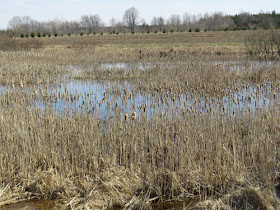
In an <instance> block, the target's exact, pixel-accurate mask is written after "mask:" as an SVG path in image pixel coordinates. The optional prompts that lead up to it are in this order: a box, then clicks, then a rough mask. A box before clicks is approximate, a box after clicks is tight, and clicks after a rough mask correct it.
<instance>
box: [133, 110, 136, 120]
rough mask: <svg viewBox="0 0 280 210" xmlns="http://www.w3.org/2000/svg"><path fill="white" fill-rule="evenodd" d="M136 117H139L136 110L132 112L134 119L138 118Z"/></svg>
mask: <svg viewBox="0 0 280 210" xmlns="http://www.w3.org/2000/svg"><path fill="white" fill-rule="evenodd" d="M136 118H137V114H136V112H133V113H132V120H136Z"/></svg>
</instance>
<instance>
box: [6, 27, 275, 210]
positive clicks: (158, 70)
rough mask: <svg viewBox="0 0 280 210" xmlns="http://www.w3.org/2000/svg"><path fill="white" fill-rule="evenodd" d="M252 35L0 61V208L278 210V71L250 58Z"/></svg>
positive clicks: (26, 54) (34, 52)
mask: <svg viewBox="0 0 280 210" xmlns="http://www.w3.org/2000/svg"><path fill="white" fill-rule="evenodd" d="M248 33H249V34H250V33H252V32H213V33H210V34H211V37H209V38H208V37H205V36H204V35H201V34H199V33H198V34H194V35H193V37H190V35H187V34H184V33H180V34H176V33H175V34H168V35H164V34H150V35H147V34H143V35H141V34H139V35H137V34H135V35H119V36H114V35H112V36H109V35H104V36H84V37H67V36H65V37H59V38H54V37H53V38H40V42H41V44H42V45H40V47H38V48H29V49H14V50H13V49H9V50H5V51H1V52H0V84H1V87H0V95H1V98H0V125H1V126H0V151H1V153H0V168H1V170H0V206H4V205H6V204H12V203H19V202H22V201H25V200H34V199H44V202H45V200H54V201H59V202H57V203H56V205H57V206H59V207H60V208H66V209H67V208H72V209H102V208H103V209H151V208H159V209H161V208H162V209H164V208H172V207H176V208H177V207H178V208H183V207H184V208H186V209H190V208H193V209H198V208H222V209H227V208H236V209H257V208H259V209H273V208H276V207H277V202H278V201H277V199H276V196H275V186H278V184H279V166H280V165H279V164H280V163H279V149H278V147H279V129H280V118H279V114H280V93H279V89H280V76H279V75H280V63H279V61H277V57H276V58H275V59H274V60H273V61H267V60H262V61H260V60H255V59H256V58H255V57H254V58H253V57H250V55H249V54H248V53H247V49H246V47H245V46H244V44H243V41H244V40H245V38H246V36H247V35H248ZM184 35H185V36H186V37H184ZM237 35H238V36H239V37H238V38H237V37H236V36H237ZM34 39H36V38H34ZM163 40H166V41H164V42H163ZM182 40H183V41H182ZM184 40H186V41H184ZM190 40H191V41H190ZM207 40H208V41H207ZM238 40H240V41H238ZM15 41H17V40H15ZM53 203H54V202H52V204H53Z"/></svg>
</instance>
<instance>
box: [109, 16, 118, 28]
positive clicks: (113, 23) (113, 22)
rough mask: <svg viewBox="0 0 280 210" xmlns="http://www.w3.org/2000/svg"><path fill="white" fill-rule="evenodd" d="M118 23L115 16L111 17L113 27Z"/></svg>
mask: <svg viewBox="0 0 280 210" xmlns="http://www.w3.org/2000/svg"><path fill="white" fill-rule="evenodd" d="M116 23H117V21H116V19H115V18H111V19H110V26H111V27H113V28H114V27H115V26H116Z"/></svg>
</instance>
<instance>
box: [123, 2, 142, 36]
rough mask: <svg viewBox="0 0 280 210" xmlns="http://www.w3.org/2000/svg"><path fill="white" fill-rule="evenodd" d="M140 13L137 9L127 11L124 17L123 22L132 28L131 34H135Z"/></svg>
mask: <svg viewBox="0 0 280 210" xmlns="http://www.w3.org/2000/svg"><path fill="white" fill-rule="evenodd" d="M138 19H139V12H138V10H137V9H135V7H131V8H129V9H127V10H126V11H125V13H124V15H123V22H124V23H125V24H126V25H127V26H128V27H129V28H130V30H131V32H132V33H134V32H135V26H136V25H137V23H138Z"/></svg>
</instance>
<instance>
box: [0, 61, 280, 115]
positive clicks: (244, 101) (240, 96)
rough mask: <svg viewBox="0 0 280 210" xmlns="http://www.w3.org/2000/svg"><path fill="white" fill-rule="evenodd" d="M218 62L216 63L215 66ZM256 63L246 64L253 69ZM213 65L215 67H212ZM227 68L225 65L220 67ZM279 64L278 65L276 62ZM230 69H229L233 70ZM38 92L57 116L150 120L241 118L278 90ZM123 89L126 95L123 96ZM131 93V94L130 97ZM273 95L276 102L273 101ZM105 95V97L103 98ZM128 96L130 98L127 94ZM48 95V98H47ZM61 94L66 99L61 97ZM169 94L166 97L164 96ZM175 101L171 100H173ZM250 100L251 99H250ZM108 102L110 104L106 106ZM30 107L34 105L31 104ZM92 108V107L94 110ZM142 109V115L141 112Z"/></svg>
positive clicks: (75, 85)
mask: <svg viewBox="0 0 280 210" xmlns="http://www.w3.org/2000/svg"><path fill="white" fill-rule="evenodd" d="M218 64H219V63H217V65H218ZM231 64H234V65H235V66H232V68H233V69H235V68H236V69H235V71H237V70H238V69H240V68H242V65H241V64H239V63H235V62H231ZM255 64H256V63H249V65H251V66H253V65H255ZM149 65H152V64H147V65H146V64H145V65H144V64H137V65H135V64H134V65H129V64H125V63H120V64H101V65H100V66H99V69H100V70H102V69H111V68H112V69H116V68H117V69H118V70H121V69H124V70H127V71H129V69H130V68H133V69H138V70H144V69H146V68H149ZM215 65H216V64H215ZM223 65H226V64H223ZM264 65H266V67H270V66H272V63H266V64H264V63H260V64H258V66H264ZM277 65H278V63H277ZM79 68H81V67H79V66H71V67H70V68H69V69H70V71H72V73H75V72H78V71H79ZM233 69H232V70H233ZM40 88H41V89H43V92H45V91H48V94H46V93H43V94H41V93H40V91H39V89H40ZM35 89H37V94H38V100H37V103H36V105H35V106H36V107H37V108H39V109H40V110H44V109H45V108H51V109H52V110H54V111H56V112H57V113H58V114H59V113H63V112H64V111H65V110H66V111H69V112H72V111H75V112H78V113H90V114H93V115H95V116H99V117H102V118H109V117H111V116H114V115H115V114H116V109H115V107H116V104H117V110H118V111H120V113H121V114H122V115H124V114H129V115H131V113H132V112H136V113H137V115H138V116H139V117H141V115H142V116H145V117H153V116H158V115H159V114H160V113H163V114H164V115H165V116H166V115H168V116H170V117H173V118H176V116H178V113H182V112H184V113H185V114H196V115H199V114H207V110H208V111H209V113H210V112H211V114H214V110H215V109H216V110H215V112H217V111H218V112H223V111H224V112H225V114H227V115H232V113H235V115H238V116H242V113H244V112H246V111H248V110H249V109H250V112H251V113H252V114H254V113H255V111H256V110H257V109H266V108H268V107H269V106H273V104H274V103H275V102H276V101H277V100H278V95H279V93H278V89H277V88H276V87H275V85H272V84H270V83H268V84H267V85H266V88H265V87H260V86H257V85H252V86H249V87H247V88H242V89H240V90H238V91H237V92H234V93H228V92H226V93H225V95H222V96H220V97H210V96H201V95H198V94H191V93H190V92H183V93H180V94H178V93H175V94H174V93H170V92H169V90H165V91H164V90H163V91H159V92H155V93H153V94H151V93H149V92H143V91H141V90H139V88H138V83H137V82H128V81H115V80H112V81H106V80H104V81H81V80H74V79H73V80H71V81H70V82H64V83H61V84H58V85H51V86H49V88H48V90H46V89H45V87H44V86H42V87H35ZM7 90H9V91H10V92H12V91H13V89H12V88H11V87H3V86H0V94H3V93H5V92H6V91H7ZM125 90H126V92H127V94H125ZM23 91H24V92H25V93H26V94H28V95H29V96H30V97H31V96H32V95H33V94H34V91H35V90H34V89H33V87H29V88H26V89H24V90H23ZM131 93H132V94H131ZM274 93H275V94H276V96H277V97H276V99H274ZM104 94H106V96H105V98H104ZM130 94H131V97H129V95H130ZM46 95H50V96H51V97H47V98H45V97H46ZM64 95H65V96H66V97H64ZM167 95H168V97H166V96H167ZM173 98H174V99H175V100H172V99H173ZM249 98H250V100H249ZM108 102H109V103H108ZM277 102H278V101H277ZM209 104H210V105H211V106H212V107H210V106H209ZM30 106H31V107H32V106H34V105H33V104H30ZM93 107H94V108H93ZM144 109H145V112H144ZM223 109H224V110H223Z"/></svg>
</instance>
